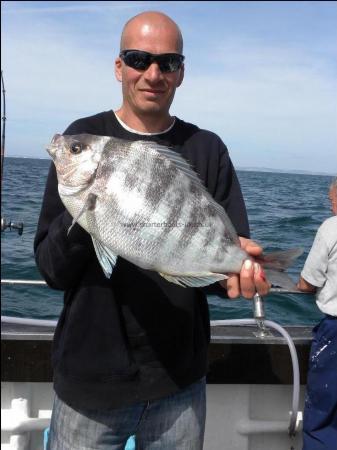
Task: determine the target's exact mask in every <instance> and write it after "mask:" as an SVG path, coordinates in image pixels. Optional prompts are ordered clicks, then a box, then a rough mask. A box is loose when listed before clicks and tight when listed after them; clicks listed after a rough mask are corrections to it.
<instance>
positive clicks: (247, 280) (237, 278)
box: [220, 237, 271, 298]
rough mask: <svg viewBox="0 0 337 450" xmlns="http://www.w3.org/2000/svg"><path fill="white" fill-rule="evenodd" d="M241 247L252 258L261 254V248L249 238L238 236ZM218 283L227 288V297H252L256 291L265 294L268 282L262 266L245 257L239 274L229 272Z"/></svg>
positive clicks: (268, 287)
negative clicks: (225, 278) (227, 275)
mask: <svg viewBox="0 0 337 450" xmlns="http://www.w3.org/2000/svg"><path fill="white" fill-rule="evenodd" d="M239 239H240V244H241V248H243V249H244V250H245V251H246V252H247V253H248V254H249V255H251V256H252V257H253V258H254V256H259V255H261V253H262V251H263V249H262V247H260V246H259V245H258V244H256V243H255V242H254V241H252V240H251V239H246V238H243V237H239ZM220 285H221V286H222V287H224V288H225V289H227V294H228V297H229V298H237V297H239V296H242V297H245V298H253V297H254V295H255V294H256V293H258V294H259V295H267V294H268V292H269V289H270V286H271V285H270V284H269V283H268V281H267V280H266V276H265V273H264V270H263V268H262V267H261V266H260V264H258V263H256V262H253V261H251V260H249V259H246V260H245V261H244V263H243V265H242V268H241V272H240V273H239V274H230V275H229V278H228V279H227V280H224V281H220Z"/></svg>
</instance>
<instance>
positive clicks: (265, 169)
mask: <svg viewBox="0 0 337 450" xmlns="http://www.w3.org/2000/svg"><path fill="white" fill-rule="evenodd" d="M7 158H20V159H38V160H46V161H51V159H50V158H48V157H46V158H34V157H32V156H5V159H7ZM235 169H236V170H237V171H242V172H266V173H284V174H286V173H288V174H290V175H294V174H297V175H322V176H327V177H335V176H336V175H337V173H332V172H331V173H328V172H312V171H310V170H299V169H298V170H296V169H295V170H292V169H271V168H269V167H241V166H236V167H235Z"/></svg>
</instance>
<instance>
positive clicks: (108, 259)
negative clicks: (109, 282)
mask: <svg viewBox="0 0 337 450" xmlns="http://www.w3.org/2000/svg"><path fill="white" fill-rule="evenodd" d="M91 238H92V242H93V244H94V248H95V252H96V255H97V258H98V261H99V263H100V265H101V266H102V269H103V272H104V274H105V276H106V277H107V278H110V277H111V274H112V271H113V269H114V267H115V264H116V260H117V255H115V254H114V253H113V252H112V251H111V250H110V249H109V248H107V247H106V246H105V245H103V244H102V243H101V242H100V241H97V240H96V239H95V238H94V237H91Z"/></svg>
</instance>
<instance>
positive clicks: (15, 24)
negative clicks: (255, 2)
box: [2, 2, 337, 171]
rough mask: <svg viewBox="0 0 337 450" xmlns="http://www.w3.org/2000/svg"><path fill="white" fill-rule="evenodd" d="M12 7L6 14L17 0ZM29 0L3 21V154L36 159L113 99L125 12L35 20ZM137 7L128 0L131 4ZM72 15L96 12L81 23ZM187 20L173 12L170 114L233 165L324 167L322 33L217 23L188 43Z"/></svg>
mask: <svg viewBox="0 0 337 450" xmlns="http://www.w3.org/2000/svg"><path fill="white" fill-rule="evenodd" d="M12 3H14V4H16V5H14V7H13V8H12V11H14V10H15V8H19V9H20V5H21V3H22V2H12ZM29 3H30V5H29V6H28V7H27V8H28V9H30V12H31V17H29V19H27V17H28V16H27V14H26V13H25V14H17V15H16V14H9V15H8V17H7V18H6V20H4V26H3V28H4V34H3V39H2V45H3V52H2V58H3V69H4V76H5V82H6V89H7V100H8V101H7V104H8V122H7V123H8V138H7V142H8V148H9V151H10V152H12V151H13V152H16V153H21V154H25V155H27V154H35V155H40V156H44V151H43V148H44V145H45V144H46V142H48V140H49V139H50V137H51V136H52V134H54V133H55V132H60V131H63V130H64V129H65V127H66V126H67V125H68V124H69V123H70V122H71V121H73V120H75V119H77V118H79V117H83V116H86V115H90V114H94V113H96V112H99V111H102V110H106V109H111V108H117V107H118V106H119V105H120V102H121V92H120V91H121V89H120V85H119V84H118V82H117V81H116V80H115V77H114V57H115V56H116V55H115V53H116V50H117V49H118V45H119V37H120V31H121V28H122V26H123V24H124V22H125V18H126V15H125V13H124V12H123V5H122V4H124V2H108V4H107V5H106V7H107V8H112V7H113V8H114V14H111V12H110V10H109V14H107V13H104V8H105V7H104V5H103V2H92V3H87V2H84V3H83V2H75V3H70V4H69V5H68V4H67V3H66V2H61V3H62V4H61V6H56V4H55V3H53V2H51V3H50V4H49V3H48V5H49V6H48V8H51V10H50V11H48V14H46V17H45V18H44V19H43V20H41V14H40V12H41V11H40V6H39V7H37V6H34V4H35V3H36V2H29ZM147 3H148V2H144V3H142V5H145V4H147ZM161 3H162V2H155V5H153V3H151V5H152V6H153V8H157V7H158V5H160V4H161ZM171 3H172V2H170V4H171ZM176 3H181V4H185V2H176ZM219 3H222V2H219ZM225 3H226V2H225ZM229 3H235V2H229ZM140 4H141V2H131V5H132V7H133V8H134V9H135V10H136V9H137V8H138V7H139V6H140ZM18 5H19V6H18ZM32 5H33V6H32ZM50 5H52V6H50ZM89 6H90V7H91V8H92V9H90V8H89V9H86V8H87V7H89ZM136 6H137V8H136ZM232 6H233V5H232ZM117 7H119V8H120V9H118V8H117ZM34 8H35V9H39V14H36V12H35V11H34ZM48 8H47V9H48ZM69 8H75V9H76V8H78V10H76V11H75V9H74V10H71V11H70V10H69ZM116 8H117V9H116ZM140 8H141V6H140ZM189 8H191V7H190V6H189ZM7 9H8V8H7ZM23 9H25V8H23ZM47 9H46V7H44V8H41V10H44V11H45V12H46V11H47ZM53 9H57V14H56V11H55V14H54V11H53ZM62 9H64V10H63V12H64V13H65V16H64V20H60V19H59V17H60V15H59V13H60V12H61V11H62ZM105 11H107V10H105ZM184 11H185V12H186V10H185V9H184V10H183V11H182V13H181V14H183V13H184ZM26 12H27V11H26ZM76 12H78V13H79V16H78V15H77V14H75V13H76ZM82 12H83V13H89V14H91V12H97V13H98V12H100V16H99V19H98V20H97V17H96V16H95V14H92V15H90V18H91V20H90V21H88V20H86V21H85V22H83V20H82V19H81V13H82ZM102 12H103V14H102ZM176 14H178V13H176ZM198 17H199V16H198ZM178 19H179V15H178ZM178 19H177V20H178ZM192 19H193V21H194V22H195V23H197V24H198V22H197V20H199V19H198V18H197V17H193V18H192ZM192 19H191V17H190V16H188V17H187V16H186V15H185V16H183V15H182V16H181V21H182V23H183V26H182V28H183V29H184V30H187V35H188V36H189V39H188V40H187V45H186V56H187V58H186V74H185V80H184V83H183V86H182V87H181V88H179V89H178V90H177V94H176V99H175V101H174V104H173V107H172V112H173V113H174V114H176V115H178V116H179V117H181V118H182V119H184V120H186V121H190V122H194V123H196V124H198V125H199V126H200V127H203V128H207V129H210V130H212V131H215V132H216V133H218V134H219V135H220V136H221V137H222V138H223V140H224V141H225V142H226V143H227V144H228V146H229V147H230V150H231V154H232V157H233V160H234V161H235V162H236V164H239V165H240V166H256V165H261V166H270V167H275V168H276V167H279V168H299V169H310V168H312V169H318V167H319V168H320V170H322V171H324V168H325V170H329V169H330V168H331V165H332V164H333V163H331V161H329V159H330V160H333V154H334V152H335V149H336V147H337V137H336V133H335V123H336V120H337V106H336V105H337V89H336V87H337V86H336V84H337V81H336V80H337V77H336V62H335V56H336V50H337V48H336V46H335V47H334V46H332V45H331V44H330V46H329V45H325V44H324V39H323V38H322V36H321V37H320V39H321V41H320V42H319V39H318V37H317V38H316V37H315V36H313V37H312V39H311V40H308V41H305V42H304V41H303V40H301V39H295V38H294V37H293V36H290V37H289V38H287V39H285V38H284V37H280V38H279V39H278V40H277V39H275V38H274V39H273V40H268V39H264V38H263V35H262V34H261V35H257V34H252V31H251V29H250V28H249V26H250V23H249V22H247V24H246V26H245V27H244V26H243V24H242V23H241V28H244V29H245V31H240V33H239V34H235V33H232V30H230V31H228V32H227V31H226V29H223V30H220V29H219V30H218V31H217V34H216V35H215V34H213V35H212V36H211V40H210V38H209V37H208V35H203V37H202V39H201V38H200V41H199V40H198V38H196V40H194V41H193V39H192V37H193V35H194V36H195V27H194V28H193V27H190V25H191V22H192ZM262 19H263V17H262V18H261V20H262ZM184 20H185V21H184ZM84 23H85V25H84ZM178 23H180V21H179V20H178ZM204 26H205V27H206V28H207V23H205V24H204ZM212 31H213V30H212V29H211V28H210V32H212ZM330 41H331V39H329V42H330ZM27 141H28V144H27ZM14 149H15V150H14ZM317 149H320V152H317ZM321 149H322V150H321ZM308 154H310V158H308V156H307V155H308Z"/></svg>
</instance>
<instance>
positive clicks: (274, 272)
mask: <svg viewBox="0 0 337 450" xmlns="http://www.w3.org/2000/svg"><path fill="white" fill-rule="evenodd" d="M302 253H303V249H302V248H292V249H289V250H283V251H277V252H272V253H269V254H266V255H260V256H258V257H256V258H255V260H256V262H258V263H259V264H261V266H262V267H263V268H264V270H265V273H266V276H267V279H268V281H269V282H270V283H272V285H273V286H279V287H281V288H284V289H288V290H296V291H297V290H298V288H297V287H296V284H295V283H294V281H293V280H292V279H291V278H290V277H289V275H288V274H286V273H285V270H286V269H287V268H288V267H290V266H291V265H292V264H293V263H294V261H295V260H296V259H297V258H298V257H299V256H300V255H301V254H302Z"/></svg>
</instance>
